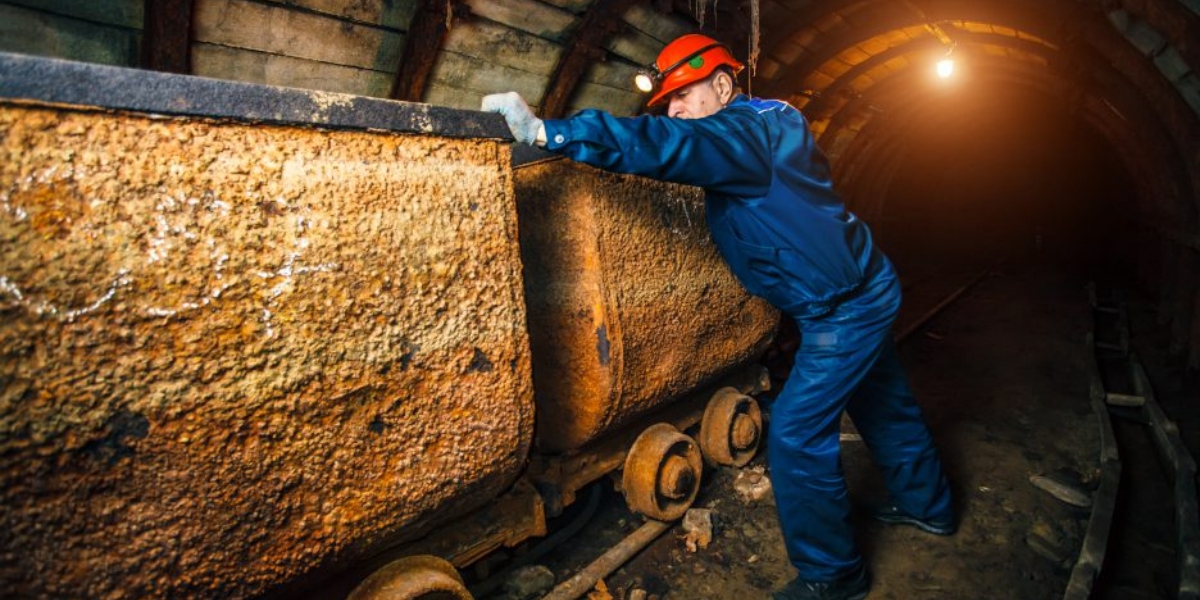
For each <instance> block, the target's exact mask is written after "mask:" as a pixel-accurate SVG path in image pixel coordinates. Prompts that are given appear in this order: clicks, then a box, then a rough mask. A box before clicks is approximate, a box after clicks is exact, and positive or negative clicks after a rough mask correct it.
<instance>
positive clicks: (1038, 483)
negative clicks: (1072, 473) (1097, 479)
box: [1029, 474, 1092, 508]
mask: <svg viewBox="0 0 1200 600" xmlns="http://www.w3.org/2000/svg"><path fill="white" fill-rule="evenodd" d="M1029 482H1030V483H1032V484H1033V485H1034V487H1036V488H1038V489H1040V490H1043V491H1045V492H1048V493H1049V494H1050V495H1051V496H1054V497H1055V498H1057V499H1058V500H1061V501H1063V502H1066V503H1067V504H1070V505H1071V506H1078V507H1079V508H1090V507H1091V506H1092V497H1091V496H1090V495H1089V494H1088V493H1087V492H1086V491H1085V490H1084V489H1083V488H1082V487H1080V486H1077V485H1075V484H1073V483H1070V482H1068V481H1066V477H1064V476H1062V475H1057V474H1055V475H1049V476H1047V475H1031V476H1030V477H1029Z"/></svg>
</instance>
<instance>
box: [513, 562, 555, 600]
mask: <svg viewBox="0 0 1200 600" xmlns="http://www.w3.org/2000/svg"><path fill="white" fill-rule="evenodd" d="M552 587H554V572H553V571H551V570H550V569H548V568H547V567H544V566H542V565H530V566H528V567H521V568H519V569H517V570H515V571H513V572H512V574H511V575H509V576H508V579H507V580H506V581H505V582H504V591H505V596H504V597H505V599H506V600H529V599H530V598H541V597H542V596H544V595H545V594H546V592H549V591H550V588H552Z"/></svg>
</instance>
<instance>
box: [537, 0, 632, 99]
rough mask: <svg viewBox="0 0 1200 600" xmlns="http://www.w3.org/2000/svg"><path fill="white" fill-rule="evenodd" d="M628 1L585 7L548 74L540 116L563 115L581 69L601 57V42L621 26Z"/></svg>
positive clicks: (610, 0) (602, 1) (605, 1)
mask: <svg viewBox="0 0 1200 600" xmlns="http://www.w3.org/2000/svg"><path fill="white" fill-rule="evenodd" d="M631 4H633V1H632V0H596V1H595V2H593V3H592V5H591V6H590V7H588V10H587V13H585V14H584V15H583V18H581V19H580V20H579V24H578V25H576V27H575V31H574V33H572V34H571V39H569V40H567V41H566V42H565V43H563V48H564V49H565V51H564V52H563V55H562V57H561V58H559V59H558V64H557V65H555V66H554V73H553V74H551V75H550V86H549V87H548V88H547V89H546V94H545V97H544V98H543V99H542V106H541V110H539V111H538V112H539V116H541V117H542V118H543V119H554V118H558V117H561V116H563V113H564V112H565V111H566V109H567V101H568V100H570V99H571V94H573V93H574V92H575V88H576V86H578V85H579V80H580V79H582V78H583V73H584V72H585V71H586V70H587V68H588V66H589V65H591V63H592V62H593V61H598V60H603V59H604V55H605V53H606V51H605V50H604V44H605V43H606V42H607V41H608V40H609V38H611V37H612V36H613V34H615V33H617V32H618V31H620V30H621V29H622V28H623V27H624V24H623V23H622V22H621V15H623V14H625V11H626V9H628V8H629V6H630V5H631Z"/></svg>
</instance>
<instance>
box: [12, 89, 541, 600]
mask: <svg viewBox="0 0 1200 600" xmlns="http://www.w3.org/2000/svg"><path fill="white" fill-rule="evenodd" d="M334 100H337V99H334ZM498 145H499V144H498V143H497V142H494V141H486V142H479V141H471V140H449V139H442V138H437V137H432V136H413V135H406V136H400V135H386V134H378V133H356V132H323V131H316V130H311V129H302V128H290V127H282V126H263V125H255V126H246V125H239V124H231V123H213V122H207V121H201V120H186V119H145V118H139V117H132V116H123V115H117V114H103V113H94V112H93V113H83V112H71V111H67V110H60V109H50V108H37V107H31V106H4V105H0V156H3V157H4V160H0V239H2V240H4V243H0V265H3V266H2V267H0V311H3V313H2V314H3V315H4V318H3V319H0V504H2V505H3V506H5V507H7V509H8V510H5V511H3V512H2V513H0V549H2V550H3V551H2V552H0V580H3V581H4V582H5V585H6V586H7V587H8V589H9V591H10V593H12V594H14V595H17V596H21V597H59V596H64V595H82V596H88V597H96V598H141V597H188V598H246V597H253V596H257V595H260V594H262V593H263V592H265V591H266V590H268V589H270V588H272V587H274V586H277V585H280V584H282V583H284V582H287V581H297V580H306V579H314V578H319V577H321V576H322V575H323V574H325V573H327V572H329V571H332V570H335V569H337V568H339V567H341V566H343V565H345V564H347V563H349V562H352V561H354V560H355V559H357V558H360V557H362V556H364V555H367V554H371V553H372V552H374V551H375V550H377V549H378V548H379V547H381V546H383V545H388V544H390V543H393V542H397V541H402V540H404V539H406V538H405V536H411V535H415V534H416V533H415V532H419V531H420V530H421V527H423V523H424V522H426V521H427V520H428V519H429V518H430V516H431V515H447V514H458V513H461V512H463V511H465V510H467V509H470V508H472V507H474V506H477V505H479V504H480V503H482V502H485V501H486V500H487V499H489V497H491V496H494V495H495V494H497V493H499V492H500V491H501V490H503V489H505V488H506V487H507V486H508V485H509V484H510V483H511V482H512V480H513V479H514V478H515V476H516V474H517V472H518V471H519V469H520V468H521V466H522V464H523V461H524V457H525V455H526V453H527V450H528V446H529V444H530V439H531V437H532V419H533V415H532V413H533V405H532V404H533V401H532V387H531V379H530V378H531V375H530V356H529V348H528V341H527V339H526V337H525V336H526V334H525V333H524V332H525V331H526V327H525V303H524V299H523V296H522V289H521V285H520V283H519V281H520V273H521V266H520V260H519V253H518V248H517V245H516V241H515V238H514V237H513V234H514V232H515V231H516V215H515V206H514V199H513V196H512V188H511V183H510V177H511V176H510V171H509V167H508V156H507V154H506V153H505V152H503V151H501V150H500V149H498V148H497V146H498ZM472 205H473V206H474V210H472V209H470V208H469V207H470V206H472ZM510 365H511V368H510ZM502 366H503V368H501V367H502ZM468 491H469V492H470V493H469V494H468V493H467V492H468ZM18 549H19V551H18Z"/></svg>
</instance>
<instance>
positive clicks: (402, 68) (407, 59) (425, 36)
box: [388, 0, 471, 102]
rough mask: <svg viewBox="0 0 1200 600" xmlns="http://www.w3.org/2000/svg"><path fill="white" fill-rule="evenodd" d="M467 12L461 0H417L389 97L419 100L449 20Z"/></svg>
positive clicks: (422, 94)
mask: <svg viewBox="0 0 1200 600" xmlns="http://www.w3.org/2000/svg"><path fill="white" fill-rule="evenodd" d="M470 13H471V11H470V9H469V8H468V7H467V6H466V5H465V4H463V3H462V2H461V0H418V2H417V8H416V11H415V12H414V13H413V16H412V21H410V22H409V24H408V33H407V34H405V40H404V52H403V53H402V54H401V55H400V64H399V65H398V66H397V68H396V79H395V80H394V81H393V82H392V91H391V93H390V94H388V97H389V98H391V99H393V100H406V101H409V102H420V101H421V100H422V98H423V97H424V96H425V87H426V86H427V85H428V84H429V74H430V73H432V72H433V65H434V63H435V62H436V61H437V57H438V54H439V53H440V52H441V51H442V46H443V45H445V43H446V34H447V33H448V32H449V31H450V26H451V24H452V23H453V22H454V20H455V19H459V20H461V19H463V18H465V17H466V16H468V15H469V14H470Z"/></svg>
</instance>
